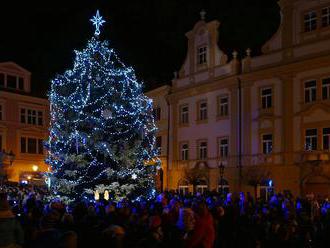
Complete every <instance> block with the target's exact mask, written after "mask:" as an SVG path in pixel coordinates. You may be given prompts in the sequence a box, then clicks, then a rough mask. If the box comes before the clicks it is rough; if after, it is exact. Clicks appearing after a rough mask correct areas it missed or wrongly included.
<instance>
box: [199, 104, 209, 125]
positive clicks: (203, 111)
mask: <svg viewBox="0 0 330 248" xmlns="http://www.w3.org/2000/svg"><path fill="white" fill-rule="evenodd" d="M199 120H201V121H202V120H207V102H206V101H203V102H200V103H199Z"/></svg>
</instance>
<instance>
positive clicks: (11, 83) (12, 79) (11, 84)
mask: <svg viewBox="0 0 330 248" xmlns="http://www.w3.org/2000/svg"><path fill="white" fill-rule="evenodd" d="M7 87H8V88H11V89H16V76H12V75H7Z"/></svg>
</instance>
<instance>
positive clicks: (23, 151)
mask: <svg viewBox="0 0 330 248" xmlns="http://www.w3.org/2000/svg"><path fill="white" fill-rule="evenodd" d="M21 153H26V138H25V137H21Z"/></svg>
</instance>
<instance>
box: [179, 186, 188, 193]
mask: <svg viewBox="0 0 330 248" xmlns="http://www.w3.org/2000/svg"><path fill="white" fill-rule="evenodd" d="M178 190H179V193H180V194H182V195H186V194H188V193H189V185H179V187H178Z"/></svg>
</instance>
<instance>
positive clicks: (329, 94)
mask: <svg viewBox="0 0 330 248" xmlns="http://www.w3.org/2000/svg"><path fill="white" fill-rule="evenodd" d="M322 99H323V100H327V99H330V78H324V79H322Z"/></svg>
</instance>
